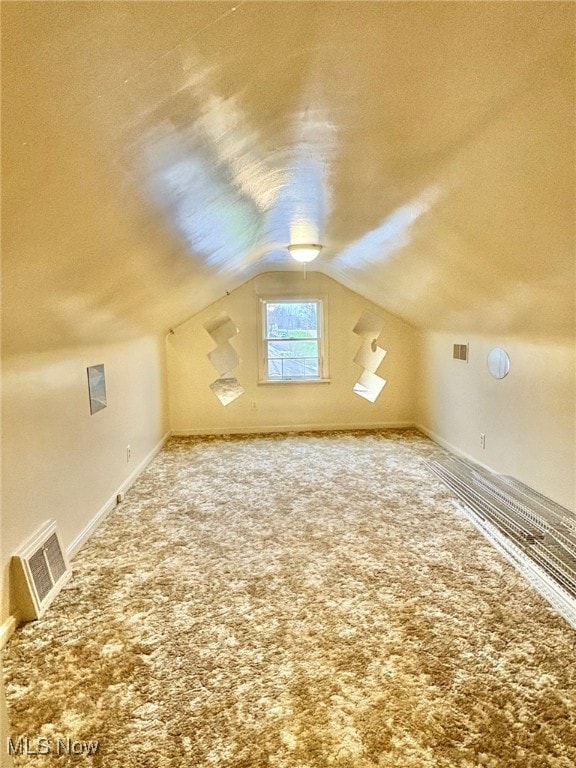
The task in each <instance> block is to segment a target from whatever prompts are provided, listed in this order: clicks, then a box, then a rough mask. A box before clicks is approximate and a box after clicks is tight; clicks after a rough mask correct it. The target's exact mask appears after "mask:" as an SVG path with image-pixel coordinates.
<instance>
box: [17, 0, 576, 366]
mask: <svg viewBox="0 0 576 768" xmlns="http://www.w3.org/2000/svg"><path fill="white" fill-rule="evenodd" d="M575 12H576V6H575V5H574V4H573V3H547V2H543V3H490V2H479V3H474V2H470V3H443V2H434V3H432V2H430V3H428V2H424V3H419V2H398V3H394V2H366V3H363V2H350V3H348V2H336V3H331V2H318V3H316V2H264V3H258V2H248V1H247V2H238V3H236V4H235V5H234V4H232V3H219V2H208V3H203V2H174V3H172V2H141V3H139V2H127V3H124V2H112V3H110V2H105V3H100V2H90V3H74V2H66V3H59V2H54V3H48V2H46V3H34V2H30V3H17V2H11V3H3V5H2V33H3V48H2V81H3V88H2V95H3V119H2V132H3V137H2V149H3V190H2V191H3V195H2V215H3V234H2V245H3V304H4V310H5V311H4V318H3V331H4V350H5V352H7V353H10V352H12V351H19V350H27V349H40V348H46V347H50V346H54V345H62V346H63V345H70V344H76V343H86V342H100V341H103V340H105V339H109V338H117V337H120V336H124V335H131V334H134V333H140V332H142V331H148V330H155V331H163V330H167V329H168V328H169V327H170V326H172V325H175V324H177V323H178V322H180V321H182V320H183V319H185V318H187V317H189V316H190V315H192V314H194V313H195V312H197V311H198V310H200V309H202V308H203V307H205V306H206V305H207V304H209V303H211V302H212V301H214V300H215V299H217V298H219V297H220V296H222V295H224V293H225V292H226V291H230V290H233V289H234V288H235V287H237V286H238V285H240V284H241V283H243V282H245V281H246V280H248V279H249V278H251V277H252V276H254V275H256V274H258V273H260V272H265V271H270V270H286V269H294V268H297V269H301V267H299V266H297V265H296V264H295V262H293V260H292V259H291V258H290V256H289V255H288V253H287V251H286V245H287V244H288V243H290V242H298V241H300V242H302V241H310V240H318V241H320V242H321V243H323V244H324V246H325V247H324V250H323V252H322V255H321V257H320V258H319V259H318V261H317V262H315V264H314V268H315V269H317V270H319V271H322V272H324V273H326V274H327V275H330V276H331V277H333V278H335V279H336V280H338V281H340V282H342V283H344V284H345V285H347V286H349V287H350V288H352V289H354V290H356V291H357V292H358V293H360V294H362V295H364V296H365V297H367V298H369V299H371V300H373V301H375V302H376V303H378V304H380V305H381V306H383V307H384V308H386V309H387V310H388V311H390V312H392V313H394V314H396V315H398V316H399V317H401V318H403V319H404V320H406V321H407V322H409V323H411V324H412V325H414V326H416V327H421V328H430V329H452V330H455V331H456V330H457V331H469V332H497V333H527V334H542V335H566V334H568V333H571V332H573V327H574V298H575V297H574V291H575V285H574V268H575V265H574V196H575V179H574V165H575V163H574V137H575V132H574V37H573V29H574V21H575Z"/></svg>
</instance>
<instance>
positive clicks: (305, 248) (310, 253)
mask: <svg viewBox="0 0 576 768" xmlns="http://www.w3.org/2000/svg"><path fill="white" fill-rule="evenodd" d="M288 250H289V251H290V255H291V256H292V257H293V258H294V259H296V261H300V262H303V263H307V262H309V261H314V259H315V258H316V257H317V256H318V254H319V253H320V251H321V250H322V246H321V245H318V244H317V243H296V244H295V245H289V246H288Z"/></svg>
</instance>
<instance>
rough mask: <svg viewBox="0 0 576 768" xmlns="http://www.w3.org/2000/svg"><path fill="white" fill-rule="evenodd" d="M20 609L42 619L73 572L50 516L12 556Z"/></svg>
mask: <svg viewBox="0 0 576 768" xmlns="http://www.w3.org/2000/svg"><path fill="white" fill-rule="evenodd" d="M12 571H13V577H14V586H15V595H16V600H17V605H18V612H19V615H20V617H21V618H22V619H23V620H24V621H31V620H33V619H39V618H40V617H41V616H42V614H43V613H44V611H45V610H46V608H47V607H48V606H49V605H50V603H51V602H52V601H53V600H54V598H55V597H56V595H57V594H58V592H59V591H60V590H61V589H62V587H63V586H64V584H65V583H66V582H67V581H68V579H69V578H70V575H71V571H70V564H69V562H68V558H67V557H66V551H65V549H64V547H63V546H62V542H61V541H60V536H59V534H58V531H57V530H56V523H55V521H54V520H49V521H48V522H47V523H45V524H44V525H43V526H42V528H40V529H39V530H38V531H37V532H36V533H35V534H34V536H32V537H31V538H30V539H29V540H28V542H27V543H26V544H25V545H24V546H23V547H22V548H21V549H20V550H19V551H18V552H17V553H16V554H15V555H14V557H13V558H12Z"/></svg>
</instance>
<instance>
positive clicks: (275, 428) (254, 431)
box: [172, 421, 415, 437]
mask: <svg viewBox="0 0 576 768" xmlns="http://www.w3.org/2000/svg"><path fill="white" fill-rule="evenodd" d="M414 426H415V424H414V422H412V421H393V422H392V421H386V422H374V423H372V424H364V423H362V424H342V423H337V424H268V425H266V424H264V425H258V426H243V427H201V428H199V429H173V430H172V435H173V436H174V437H195V436H200V435H258V434H268V433H270V432H333V431H338V432H345V431H351V430H366V431H369V430H372V429H408V428H410V427H414Z"/></svg>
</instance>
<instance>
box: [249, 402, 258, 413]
mask: <svg viewBox="0 0 576 768" xmlns="http://www.w3.org/2000/svg"><path fill="white" fill-rule="evenodd" d="M250 409H251V410H252V411H257V410H258V403H257V402H256V400H252V402H251V403H250Z"/></svg>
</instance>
